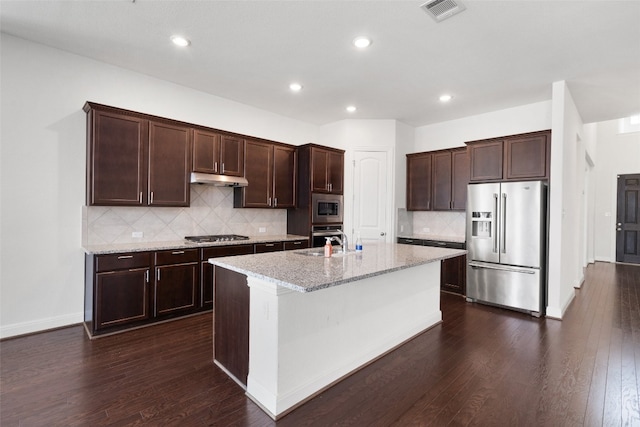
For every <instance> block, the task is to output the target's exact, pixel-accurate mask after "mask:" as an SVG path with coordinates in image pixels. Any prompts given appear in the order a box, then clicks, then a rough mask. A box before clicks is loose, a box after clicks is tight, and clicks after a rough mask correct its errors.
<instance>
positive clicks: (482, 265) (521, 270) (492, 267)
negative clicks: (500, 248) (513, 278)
mask: <svg viewBox="0 0 640 427" xmlns="http://www.w3.org/2000/svg"><path fill="white" fill-rule="evenodd" d="M469 267H471V268H486V269H489V270H501V271H511V272H514V273H524V274H536V269H535V268H518V267H508V266H502V265H494V264H485V263H481V262H473V261H471V262H469Z"/></svg>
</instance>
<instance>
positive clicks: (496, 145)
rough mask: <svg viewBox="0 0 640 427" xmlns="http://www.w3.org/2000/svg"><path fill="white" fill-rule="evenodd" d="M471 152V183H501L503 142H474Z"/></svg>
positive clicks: (471, 144) (469, 148) (469, 146)
mask: <svg viewBox="0 0 640 427" xmlns="http://www.w3.org/2000/svg"><path fill="white" fill-rule="evenodd" d="M467 149H468V150H469V159H470V162H471V167H470V170H471V171H470V173H471V175H470V181H472V182H484V181H499V180H501V179H502V158H503V156H502V140H494V141H486V142H474V143H470V144H469V145H468V146H467Z"/></svg>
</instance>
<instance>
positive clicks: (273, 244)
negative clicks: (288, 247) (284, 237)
mask: <svg viewBox="0 0 640 427" xmlns="http://www.w3.org/2000/svg"><path fill="white" fill-rule="evenodd" d="M264 245H265V246H266V247H268V248H272V247H274V246H275V245H276V244H275V243H265V244H264Z"/></svg>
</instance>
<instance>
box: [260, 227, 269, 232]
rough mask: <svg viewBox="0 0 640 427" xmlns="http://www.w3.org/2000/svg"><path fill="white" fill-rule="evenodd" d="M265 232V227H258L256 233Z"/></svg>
mask: <svg viewBox="0 0 640 427" xmlns="http://www.w3.org/2000/svg"><path fill="white" fill-rule="evenodd" d="M266 232H267V227H260V228H258V233H266Z"/></svg>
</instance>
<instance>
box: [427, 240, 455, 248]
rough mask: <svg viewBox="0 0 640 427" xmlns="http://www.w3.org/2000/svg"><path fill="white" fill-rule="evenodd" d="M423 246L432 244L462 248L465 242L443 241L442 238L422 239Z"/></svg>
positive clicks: (434, 245)
mask: <svg viewBox="0 0 640 427" xmlns="http://www.w3.org/2000/svg"><path fill="white" fill-rule="evenodd" d="M422 244H423V245H424V246H433V247H436V248H447V249H464V247H465V244H464V243H461V242H444V241H442V240H424V241H423V243H422Z"/></svg>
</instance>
